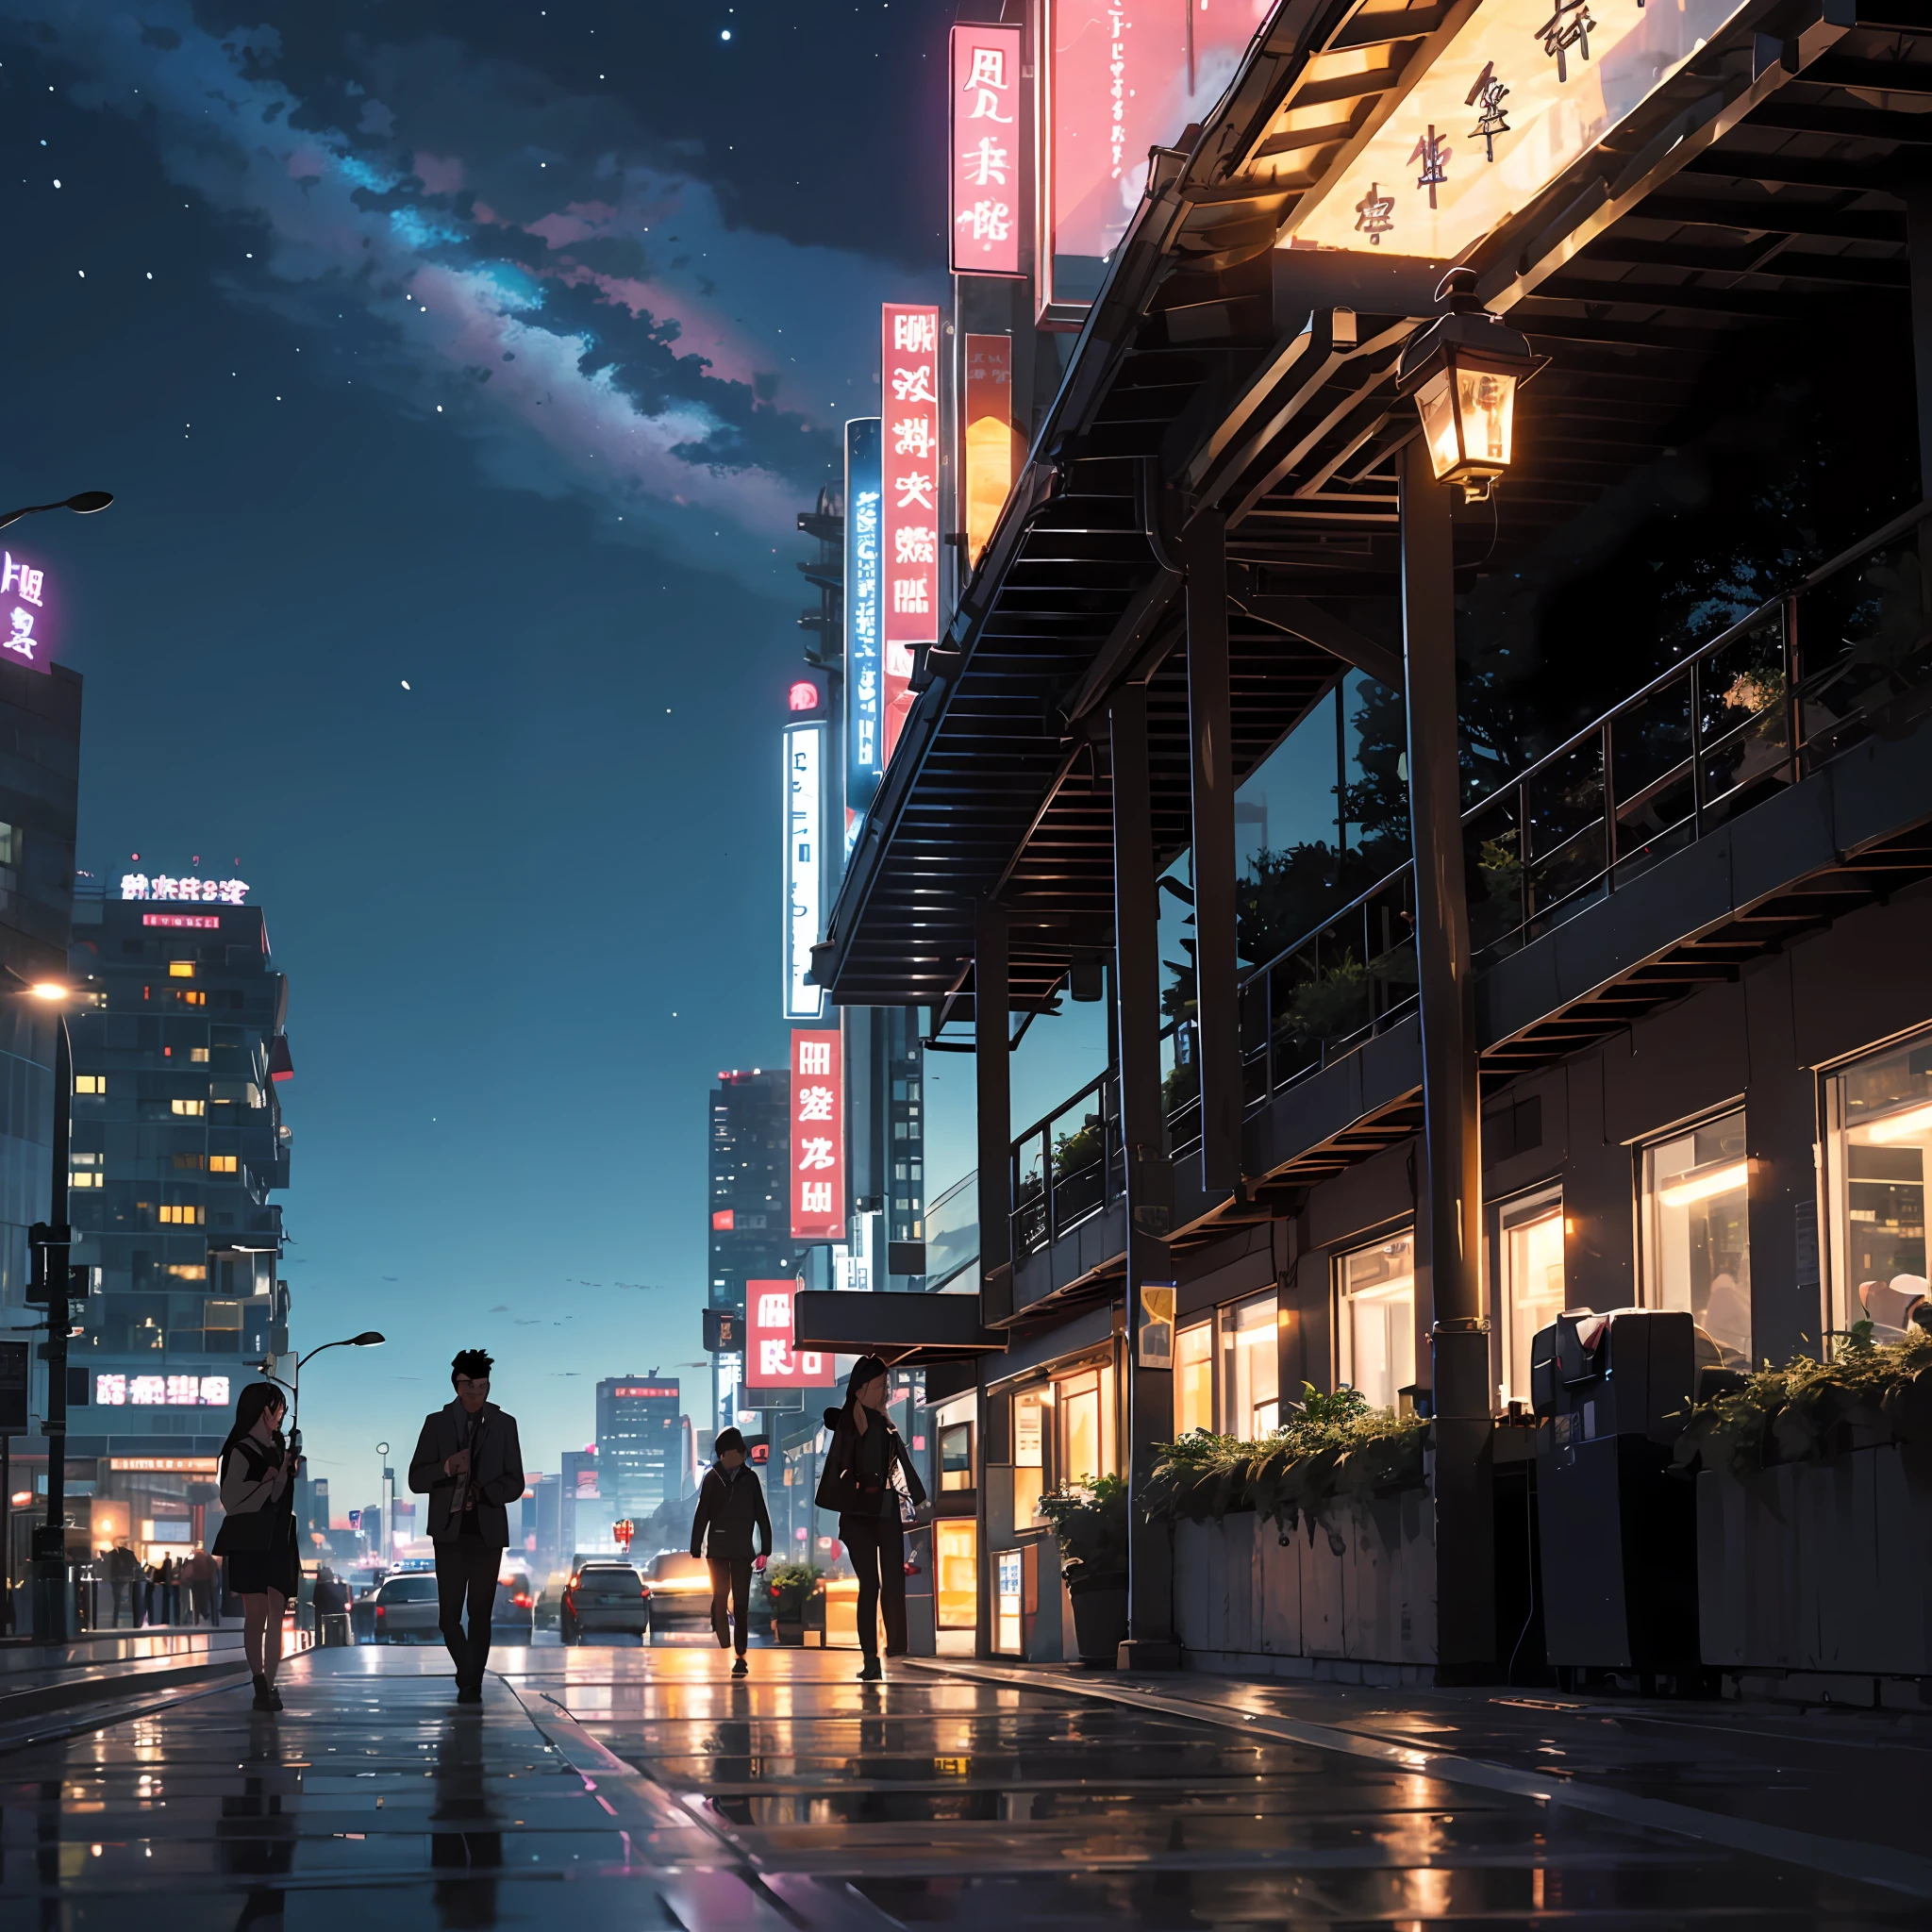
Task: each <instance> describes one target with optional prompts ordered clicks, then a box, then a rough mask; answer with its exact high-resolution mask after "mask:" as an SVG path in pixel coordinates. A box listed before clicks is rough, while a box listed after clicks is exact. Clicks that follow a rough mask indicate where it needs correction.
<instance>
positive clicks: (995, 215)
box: [948, 23, 1024, 275]
mask: <svg viewBox="0 0 1932 1932" xmlns="http://www.w3.org/2000/svg"><path fill="white" fill-rule="evenodd" d="M1020 34H1021V29H1020V28H1019V27H1017V26H981V25H977V24H976V23H974V24H972V25H960V26H956V27H955V28H954V29H953V112H952V118H951V128H952V136H953V158H952V161H951V163H950V166H949V169H948V173H949V175H950V178H951V180H952V186H953V195H952V216H953V273H954V274H955V275H1018V274H1019V273H1020V115H1021V112H1022V102H1023V98H1024V97H1023V95H1022V94H1021V92H1020Z"/></svg>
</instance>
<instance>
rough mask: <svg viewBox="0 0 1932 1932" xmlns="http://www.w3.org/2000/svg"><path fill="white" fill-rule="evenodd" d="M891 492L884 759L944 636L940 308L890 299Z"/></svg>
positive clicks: (883, 378) (885, 528) (886, 497)
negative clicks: (912, 684)
mask: <svg viewBox="0 0 1932 1932" xmlns="http://www.w3.org/2000/svg"><path fill="white" fill-rule="evenodd" d="M879 343H880V355H879V384H880V412H881V414H882V415H883V417H884V419H885V431H884V434H883V436H882V438H881V449H882V459H883V462H884V467H885V491H884V494H883V496H882V497H881V499H880V503H881V516H880V550H881V552H882V558H881V564H880V569H881V573H882V575H884V577H885V580H886V596H885V598H884V602H883V608H882V611H881V614H880V631H881V635H882V638H883V641H884V644H885V675H884V678H883V680H882V682H883V690H884V700H885V740H886V741H885V761H886V763H887V764H891V761H892V752H893V749H894V747H895V746H896V745H897V744H898V742H899V733H900V731H901V730H902V729H903V728H904V726H905V724H906V716H907V713H908V711H910V710H911V708H912V693H911V691H910V690H909V689H908V680H909V679H910V678H911V676H912V653H913V651H914V649H915V648H916V647H917V646H918V645H920V644H933V643H937V642H938V641H939V635H940V633H939V621H940V615H939V610H940V312H939V310H938V309H937V308H929V307H926V306H924V304H911V303H905V302H888V303H886V304H885V305H884V312H883V314H882V316H881V318H880V329H879Z"/></svg>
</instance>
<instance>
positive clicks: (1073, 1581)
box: [1040, 1475, 1127, 1664]
mask: <svg viewBox="0 0 1932 1932" xmlns="http://www.w3.org/2000/svg"><path fill="white" fill-rule="evenodd" d="M1040 1513H1041V1515H1042V1516H1043V1517H1045V1518H1046V1520H1047V1521H1048V1522H1049V1523H1050V1524H1052V1525H1053V1533H1054V1541H1056V1542H1058V1544H1059V1546H1060V1574H1062V1575H1063V1576H1064V1577H1065V1578H1066V1580H1067V1595H1068V1596H1069V1597H1070V1598H1071V1599H1072V1600H1073V1605H1074V1637H1075V1639H1076V1640H1077V1641H1078V1643H1079V1646H1080V1661H1081V1662H1082V1663H1106V1664H1111V1663H1112V1662H1113V1660H1114V1657H1115V1655H1116V1654H1117V1652H1118V1651H1119V1649H1120V1645H1121V1641H1122V1640H1123V1639H1124V1637H1125V1636H1126V1634H1127V1486H1126V1484H1125V1482H1124V1480H1123V1479H1122V1478H1121V1477H1119V1476H1117V1475H1104V1476H1101V1477H1100V1478H1099V1479H1098V1480H1097V1481H1094V1482H1091V1483H1062V1484H1060V1486H1059V1487H1058V1489H1056V1490H1054V1491H1051V1492H1050V1493H1048V1494H1047V1495H1044V1496H1042V1497H1041V1499H1040Z"/></svg>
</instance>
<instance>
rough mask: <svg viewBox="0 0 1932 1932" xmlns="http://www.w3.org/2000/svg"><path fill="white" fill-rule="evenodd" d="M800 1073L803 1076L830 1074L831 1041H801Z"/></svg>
mask: <svg viewBox="0 0 1932 1932" xmlns="http://www.w3.org/2000/svg"><path fill="white" fill-rule="evenodd" d="M798 1071H799V1072H800V1073H801V1074H829V1073H830V1072H831V1071H832V1042H831V1041H829V1040H801V1041H799V1042H798Z"/></svg>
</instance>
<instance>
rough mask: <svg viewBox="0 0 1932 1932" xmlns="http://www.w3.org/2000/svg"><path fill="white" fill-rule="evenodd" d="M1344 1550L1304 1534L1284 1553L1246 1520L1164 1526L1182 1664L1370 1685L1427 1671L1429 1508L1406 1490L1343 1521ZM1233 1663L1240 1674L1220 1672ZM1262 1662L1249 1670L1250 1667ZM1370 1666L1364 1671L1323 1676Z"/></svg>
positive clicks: (1258, 1524)
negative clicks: (1275, 1670) (1364, 1679)
mask: <svg viewBox="0 0 1932 1932" xmlns="http://www.w3.org/2000/svg"><path fill="white" fill-rule="evenodd" d="M1341 1533H1342V1535H1343V1537H1344V1538H1345V1540H1346V1542H1347V1547H1346V1549H1344V1550H1343V1552H1342V1553H1341V1555H1340V1556H1337V1555H1336V1554H1335V1552H1334V1551H1333V1550H1332V1549H1331V1548H1330V1547H1329V1544H1328V1537H1327V1533H1326V1532H1325V1531H1324V1530H1319V1529H1318V1530H1317V1531H1316V1532H1315V1541H1314V1543H1313V1546H1312V1547H1311V1546H1310V1545H1309V1542H1308V1533H1307V1527H1306V1525H1304V1526H1303V1527H1302V1528H1299V1529H1297V1530H1296V1531H1295V1533H1294V1535H1293V1537H1292V1538H1291V1540H1290V1541H1289V1542H1288V1543H1287V1544H1283V1542H1282V1541H1281V1539H1280V1535H1279V1532H1278V1531H1277V1530H1276V1528H1275V1526H1274V1524H1273V1523H1264V1522H1262V1521H1261V1520H1260V1519H1259V1518H1258V1517H1257V1515H1256V1514H1255V1512H1254V1511H1253V1510H1241V1511H1238V1512H1233V1513H1230V1514H1229V1515H1227V1516H1225V1517H1224V1518H1223V1519H1222V1520H1221V1521H1220V1522H1219V1523H1180V1524H1175V1526H1174V1630H1175V1635H1176V1636H1177V1637H1178V1639H1179V1641H1180V1643H1181V1647H1182V1648H1183V1649H1184V1650H1186V1651H1189V1652H1191V1653H1195V1654H1197V1655H1196V1657H1193V1658H1191V1660H1192V1661H1198V1662H1201V1663H1207V1664H1208V1665H1209V1667H1210V1668H1213V1667H1214V1665H1213V1664H1212V1663H1210V1662H1209V1659H1210V1658H1213V1659H1219V1660H1222V1664H1221V1667H1224V1668H1237V1667H1241V1668H1257V1667H1258V1668H1261V1669H1267V1668H1270V1665H1269V1664H1268V1663H1267V1662H1266V1661H1265V1660H1266V1659H1270V1658H1280V1659H1282V1660H1283V1663H1284V1664H1285V1665H1288V1666H1289V1667H1290V1668H1291V1670H1292V1669H1293V1667H1294V1663H1295V1662H1296V1661H1299V1662H1300V1663H1301V1664H1302V1665H1304V1666H1305V1668H1304V1669H1301V1670H1296V1671H1295V1672H1294V1674H1308V1675H1318V1674H1319V1675H1339V1676H1343V1677H1350V1678H1353V1677H1357V1676H1361V1675H1364V1674H1366V1675H1368V1676H1370V1677H1372V1678H1374V1677H1380V1676H1382V1675H1385V1674H1391V1673H1393V1674H1399V1673H1401V1672H1403V1671H1406V1670H1408V1669H1418V1670H1425V1671H1426V1670H1433V1668H1434V1667H1435V1663H1436V1547H1435V1507H1434V1504H1433V1502H1432V1500H1431V1498H1430V1496H1429V1493H1428V1491H1425V1490H1406V1491H1402V1492H1401V1493H1400V1494H1399V1495H1395V1496H1391V1497H1387V1498H1378V1499H1376V1500H1374V1501H1372V1502H1368V1503H1365V1504H1362V1505H1360V1506H1359V1507H1356V1508H1354V1509H1351V1510H1349V1511H1348V1512H1346V1514H1345V1515H1344V1516H1343V1517H1342V1518H1341ZM1229 1659H1241V1660H1243V1661H1242V1662H1241V1664H1240V1665H1237V1664H1235V1663H1233V1662H1230V1661H1227V1660H1229ZM1257 1659H1259V1660H1264V1661H1260V1662H1259V1663H1258V1665H1257V1662H1256V1660H1257ZM1324 1665H1329V1666H1335V1665H1353V1666H1369V1667H1374V1668H1373V1669H1370V1670H1368V1671H1366V1672H1363V1671H1361V1670H1351V1669H1333V1668H1329V1669H1324V1668H1321V1666H1324Z"/></svg>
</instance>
